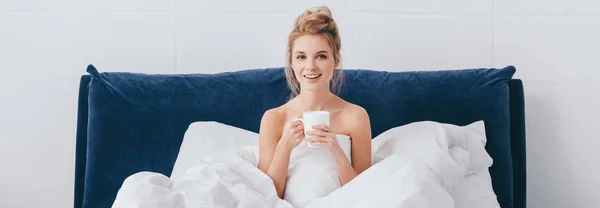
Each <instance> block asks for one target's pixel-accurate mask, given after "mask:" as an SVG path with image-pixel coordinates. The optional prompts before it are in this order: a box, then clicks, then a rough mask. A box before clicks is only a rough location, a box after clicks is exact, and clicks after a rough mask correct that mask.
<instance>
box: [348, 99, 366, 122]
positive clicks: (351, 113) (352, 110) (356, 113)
mask: <svg viewBox="0 0 600 208" xmlns="http://www.w3.org/2000/svg"><path fill="white" fill-rule="evenodd" d="M344 111H345V114H346V115H345V117H346V118H348V119H350V120H354V121H358V122H365V121H366V122H368V121H369V114H368V113H367V110H365V109H364V108H363V107H361V106H359V105H356V104H353V103H349V102H346V104H345V106H344Z"/></svg>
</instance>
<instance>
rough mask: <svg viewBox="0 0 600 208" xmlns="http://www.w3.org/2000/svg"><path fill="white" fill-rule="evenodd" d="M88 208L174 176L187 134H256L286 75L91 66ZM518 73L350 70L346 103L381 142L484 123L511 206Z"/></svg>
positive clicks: (501, 193)
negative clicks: (226, 130) (409, 132)
mask: <svg viewBox="0 0 600 208" xmlns="http://www.w3.org/2000/svg"><path fill="white" fill-rule="evenodd" d="M88 72H89V73H90V74H91V76H92V80H91V82H90V85H89V98H88V99H89V115H88V129H87V133H88V134H87V159H86V164H85V167H86V169H85V178H84V181H85V189H84V193H83V206H84V207H109V206H110V205H111V204H112V202H113V200H114V198H115V195H116V193H117V190H118V189H119V187H120V186H121V184H122V183H123V180H124V179H125V178H126V177H128V176H129V175H131V174H133V173H136V172H139V171H154V172H159V173H163V174H165V175H169V174H170V173H171V170H172V168H173V165H174V162H175V160H176V158H177V155H178V151H179V148H180V145H181V141H182V138H183V136H184V134H185V132H186V128H187V127H188V126H189V125H190V124H191V123H193V122H195V121H217V122H220V123H224V124H227V125H232V126H236V127H239V128H242V129H246V130H250V131H253V132H258V128H259V124H260V119H261V116H262V115H263V113H264V112H265V111H266V110H267V109H270V108H273V107H276V106H279V105H281V104H283V103H285V102H286V100H287V99H288V95H289V89H288V88H287V86H286V82H285V76H284V73H283V69H282V68H269V69H252V70H243V71H237V72H228V73H220V74H212V75H211V74H185V75H182V74H177V75H158V74H139V73H124V72H111V73H108V72H105V73H99V72H98V71H97V70H96V69H95V68H94V67H93V66H91V65H90V66H89V67H88ZM514 72H515V69H514V67H512V66H509V67H506V68H503V69H468V70H446V71H420V72H394V73H391V72H382V71H371V70H346V71H345V77H344V84H343V87H342V91H341V94H340V96H341V97H342V98H343V99H345V100H347V101H349V102H352V103H355V104H357V105H360V106H362V107H363V108H365V109H366V110H367V112H368V113H369V116H370V119H371V125H372V134H373V137H375V136H377V135H379V134H380V133H382V132H384V131H386V130H388V129H390V128H393V127H397V126H400V125H404V124H408V123H411V122H415V121H423V120H431V121H437V122H444V123H451V124H456V125H467V124H470V123H472V122H474V121H478V120H484V121H485V124H486V126H485V127H486V135H487V139H488V140H487V146H486V148H487V151H488V153H489V154H490V156H491V157H492V158H493V159H494V164H493V165H492V167H491V168H490V173H491V175H492V183H493V186H494V190H495V191H496V193H497V195H498V201H499V203H500V205H501V206H502V207H512V195H513V193H512V188H513V178H512V174H513V173H512V163H511V149H510V137H509V136H510V128H509V120H510V116H509V97H508V93H509V91H508V85H507V83H506V82H507V81H508V80H509V79H511V78H512V75H513V74H514Z"/></svg>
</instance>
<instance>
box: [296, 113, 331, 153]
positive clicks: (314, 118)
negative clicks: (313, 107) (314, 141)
mask: <svg viewBox="0 0 600 208" xmlns="http://www.w3.org/2000/svg"><path fill="white" fill-rule="evenodd" d="M297 120H300V121H302V124H303V125H304V135H305V136H304V138H305V139H306V138H312V137H314V136H308V135H306V132H308V131H311V130H313V128H312V126H313V125H323V124H324V125H327V126H329V112H328V111H307V112H304V113H302V118H298V119H297ZM302 142H306V140H302ZM307 145H308V146H310V147H314V146H313V145H311V144H310V143H307Z"/></svg>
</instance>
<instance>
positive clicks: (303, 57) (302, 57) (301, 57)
mask: <svg viewBox="0 0 600 208" xmlns="http://www.w3.org/2000/svg"><path fill="white" fill-rule="evenodd" d="M305 58H306V56H297V57H296V59H305Z"/></svg>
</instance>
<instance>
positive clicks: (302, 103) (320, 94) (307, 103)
mask: <svg viewBox="0 0 600 208" xmlns="http://www.w3.org/2000/svg"><path fill="white" fill-rule="evenodd" d="M296 98H297V101H298V102H297V106H298V107H299V108H300V110H302V111H303V112H304V111H321V110H325V109H327V108H328V107H329V106H330V104H331V101H333V98H335V95H333V93H331V92H330V91H329V90H325V91H317V92H314V91H302V92H300V94H299V95H298V96H297V97H296Z"/></svg>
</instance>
